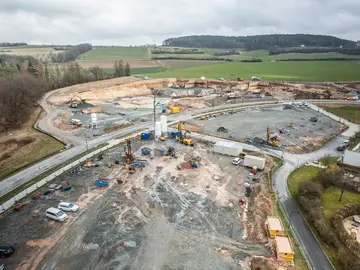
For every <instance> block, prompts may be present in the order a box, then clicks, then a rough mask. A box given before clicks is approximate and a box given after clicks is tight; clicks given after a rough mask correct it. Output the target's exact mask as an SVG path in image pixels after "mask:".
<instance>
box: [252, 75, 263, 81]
mask: <svg viewBox="0 0 360 270" xmlns="http://www.w3.org/2000/svg"><path fill="white" fill-rule="evenodd" d="M251 80H252V81H253V82H258V81H261V78H259V77H256V76H252V77H251Z"/></svg>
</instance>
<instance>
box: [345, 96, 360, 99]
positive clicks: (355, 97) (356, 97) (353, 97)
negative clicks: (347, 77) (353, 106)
mask: <svg viewBox="0 0 360 270" xmlns="http://www.w3.org/2000/svg"><path fill="white" fill-rule="evenodd" d="M358 99H359V97H358V96H352V97H348V98H347V100H358Z"/></svg>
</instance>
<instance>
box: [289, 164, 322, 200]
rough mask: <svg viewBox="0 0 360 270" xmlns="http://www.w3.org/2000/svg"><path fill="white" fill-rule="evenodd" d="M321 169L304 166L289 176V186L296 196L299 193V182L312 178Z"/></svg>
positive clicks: (292, 193) (291, 192) (292, 194)
mask: <svg viewBox="0 0 360 270" xmlns="http://www.w3.org/2000/svg"><path fill="white" fill-rule="evenodd" d="M320 170H321V169H320V168H318V167H314V166H302V167H300V168H299V169H297V170H295V171H293V172H292V173H291V174H290V176H289V178H288V188H289V191H290V194H291V196H293V197H294V198H295V197H296V196H297V194H298V187H299V184H300V183H301V182H303V181H306V180H311V178H313V177H314V176H315V175H316V174H317V173H318V172H319V171H320Z"/></svg>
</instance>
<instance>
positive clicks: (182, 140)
mask: <svg viewBox="0 0 360 270" xmlns="http://www.w3.org/2000/svg"><path fill="white" fill-rule="evenodd" d="M182 130H183V129H182V121H179V122H178V132H179V137H178V140H179V141H180V143H183V144H185V145H190V146H194V142H193V140H192V139H190V138H187V137H186V134H187V133H190V132H189V131H187V130H186V131H185V133H184V136H183V135H182Z"/></svg>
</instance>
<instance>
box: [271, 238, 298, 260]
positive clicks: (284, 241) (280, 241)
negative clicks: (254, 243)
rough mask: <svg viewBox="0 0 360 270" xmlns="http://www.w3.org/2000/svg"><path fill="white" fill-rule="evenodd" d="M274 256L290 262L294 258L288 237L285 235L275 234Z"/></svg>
mask: <svg viewBox="0 0 360 270" xmlns="http://www.w3.org/2000/svg"><path fill="white" fill-rule="evenodd" d="M275 246H276V257H277V260H278V261H280V262H292V261H293V260H294V250H293V248H292V246H291V243H290V239H289V237H287V236H283V235H281V236H280V235H278V236H275Z"/></svg>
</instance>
